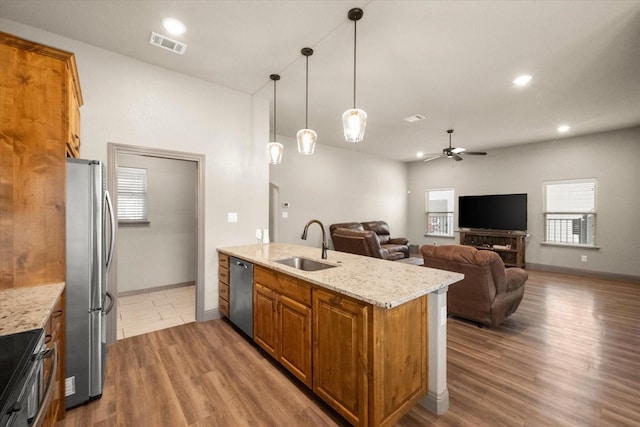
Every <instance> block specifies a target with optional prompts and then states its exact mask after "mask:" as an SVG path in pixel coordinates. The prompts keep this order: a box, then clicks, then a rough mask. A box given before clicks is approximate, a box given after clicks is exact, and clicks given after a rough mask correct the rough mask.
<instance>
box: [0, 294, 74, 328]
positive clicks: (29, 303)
mask: <svg viewBox="0 0 640 427" xmlns="http://www.w3.org/2000/svg"><path fill="white" fill-rule="evenodd" d="M64 286H65V284H64V283H54V284H51V285H43V286H31V287H27V288H11V289H3V290H0V335H9V334H13V333H17V332H23V331H28V330H30V329H36V328H43V327H44V326H45V322H46V320H47V319H48V318H49V315H50V314H51V310H52V309H53V307H54V305H55V303H56V300H57V299H58V297H59V296H60V295H61V294H62V291H63V290H64Z"/></svg>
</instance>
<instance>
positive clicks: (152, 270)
mask: <svg viewBox="0 0 640 427" xmlns="http://www.w3.org/2000/svg"><path fill="white" fill-rule="evenodd" d="M118 166H128V167H136V168H143V169H146V170H147V218H148V220H149V224H145V225H134V226H132V225H124V226H123V225H120V226H119V227H118V241H117V252H116V254H117V257H118V293H122V292H131V291H139V290H142V289H150V288H154V287H158V286H166V285H174V284H179V283H186V282H194V281H195V280H196V266H197V262H198V256H197V236H196V218H197V215H196V186H197V177H196V163H195V162H190V161H184V160H173V159H165V158H159V157H147V156H132V155H126V154H120V155H119V156H118ZM114 197H115V196H114Z"/></svg>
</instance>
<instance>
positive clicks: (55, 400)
mask: <svg viewBox="0 0 640 427" xmlns="http://www.w3.org/2000/svg"><path fill="white" fill-rule="evenodd" d="M65 297H66V293H65V292H64V291H63V292H62V294H61V296H60V298H58V300H57V301H56V303H55V305H54V307H53V309H52V310H51V314H50V315H49V319H48V320H47V322H46V323H45V328H44V329H45V344H46V346H47V348H50V349H51V348H54V347H55V348H56V351H57V352H58V358H57V359H58V361H57V365H56V376H55V380H54V383H53V391H52V393H51V403H50V404H49V409H48V411H47V414H46V417H45V419H44V422H43V426H54V425H55V424H56V422H57V421H59V420H61V419H63V418H64V417H65V413H66V411H65V396H64V395H65V389H64V383H65V357H64V352H65V347H66V327H65V311H64V307H65ZM51 360H52V359H45V360H44V361H45V363H44V378H49V375H50V372H51V370H52V369H53V366H52V365H51Z"/></svg>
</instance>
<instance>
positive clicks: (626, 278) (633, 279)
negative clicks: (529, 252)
mask: <svg viewBox="0 0 640 427" xmlns="http://www.w3.org/2000/svg"><path fill="white" fill-rule="evenodd" d="M527 270H540V271H546V272H548V273H561V274H573V275H576V276H584V277H595V278H597V279H604V280H616V281H619V282H627V283H635V284H640V277H639V276H631V275H627V274H616V273H607V272H603V271H591V270H582V269H579V268H569V267H558V266H556V265H545V264H534V263H531V262H528V263H527Z"/></svg>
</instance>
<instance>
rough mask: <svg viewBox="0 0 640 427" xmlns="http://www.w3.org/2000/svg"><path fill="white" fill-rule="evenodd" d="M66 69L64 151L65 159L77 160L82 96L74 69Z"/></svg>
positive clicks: (78, 155)
mask: <svg viewBox="0 0 640 427" xmlns="http://www.w3.org/2000/svg"><path fill="white" fill-rule="evenodd" d="M67 68H68V72H67V88H68V89H67V97H68V113H67V114H68V120H69V131H68V133H67V140H66V149H67V157H75V158H78V157H80V106H81V105H82V94H81V93H80V83H79V80H78V75H77V73H76V72H75V67H73V68H72V69H69V67H67Z"/></svg>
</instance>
